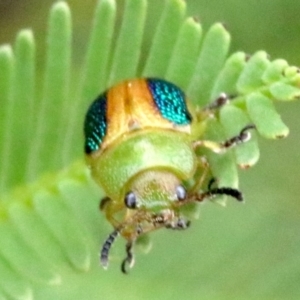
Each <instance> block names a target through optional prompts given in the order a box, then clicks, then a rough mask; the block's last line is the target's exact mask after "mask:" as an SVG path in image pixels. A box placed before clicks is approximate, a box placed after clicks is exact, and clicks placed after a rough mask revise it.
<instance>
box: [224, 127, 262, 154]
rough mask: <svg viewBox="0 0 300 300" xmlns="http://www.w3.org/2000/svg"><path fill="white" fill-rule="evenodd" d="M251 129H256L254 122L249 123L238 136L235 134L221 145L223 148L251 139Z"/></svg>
mask: <svg viewBox="0 0 300 300" xmlns="http://www.w3.org/2000/svg"><path fill="white" fill-rule="evenodd" d="M250 129H256V127H255V125H254V124H249V125H247V126H245V127H244V128H243V129H242V130H241V131H240V133H239V134H238V135H237V136H234V137H232V138H230V139H228V140H227V141H225V142H223V143H222V144H221V145H222V147H223V148H230V147H232V146H235V145H237V144H240V143H244V142H247V141H249V140H250V138H251V133H250V132H249V130H250Z"/></svg>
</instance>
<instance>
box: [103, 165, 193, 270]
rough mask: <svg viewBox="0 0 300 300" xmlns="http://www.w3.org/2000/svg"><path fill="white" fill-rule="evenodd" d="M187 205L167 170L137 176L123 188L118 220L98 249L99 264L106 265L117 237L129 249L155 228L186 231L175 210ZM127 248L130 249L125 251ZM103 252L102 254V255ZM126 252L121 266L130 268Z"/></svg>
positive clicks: (176, 178) (184, 222) (175, 177)
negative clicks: (120, 236) (122, 238)
mask: <svg viewBox="0 0 300 300" xmlns="http://www.w3.org/2000/svg"><path fill="white" fill-rule="evenodd" d="M186 201H187V192H186V190H185V188H184V187H183V186H182V184H181V180H180V179H179V178H178V176H176V175H175V174H173V172H170V171H168V170H147V171H144V172H141V173H139V174H137V175H136V176H135V177H134V178H132V179H131V181H130V182H129V183H128V184H127V185H126V191H124V199H123V207H124V208H125V213H124V209H122V211H123V213H122V218H121V220H118V224H119V225H118V226H116V230H115V231H114V232H113V233H112V234H111V235H110V236H109V238H108V239H107V241H106V243H107V245H106V246H105V245H104V246H103V249H102V264H104V265H105V264H107V256H108V251H109V248H110V245H111V244H112V242H113V241H114V239H115V237H116V236H117V235H118V234H121V235H122V236H123V237H124V238H126V239H127V241H128V245H131V246H132V244H133V243H134V242H135V241H136V239H137V238H138V237H139V236H140V235H141V234H145V233H148V232H150V231H153V230H156V229H159V228H171V229H186V228H187V227H188V226H189V221H186V220H184V219H182V218H181V216H180V212H179V208H180V206H181V205H182V204H184V203H185V202H186ZM127 248H131V247H129V246H128V247H127ZM103 250H104V253H103ZM129 253H130V251H129V250H128V251H127V257H126V259H125V260H124V262H123V265H122V270H123V271H124V272H126V269H125V264H126V263H127V264H129V265H131V264H132V261H130V259H129V257H132V255H129Z"/></svg>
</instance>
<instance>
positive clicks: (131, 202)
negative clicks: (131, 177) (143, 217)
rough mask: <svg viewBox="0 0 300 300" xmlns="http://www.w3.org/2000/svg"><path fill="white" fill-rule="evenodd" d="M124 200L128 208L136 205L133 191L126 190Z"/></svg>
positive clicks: (133, 207)
mask: <svg viewBox="0 0 300 300" xmlns="http://www.w3.org/2000/svg"><path fill="white" fill-rule="evenodd" d="M124 202H125V205H126V206H127V207H128V208H131V209H135V208H136V207H137V200H136V196H135V194H134V192H128V193H127V194H126V195H125V199H124Z"/></svg>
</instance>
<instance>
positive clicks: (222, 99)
mask: <svg viewBox="0 0 300 300" xmlns="http://www.w3.org/2000/svg"><path fill="white" fill-rule="evenodd" d="M229 101H230V98H229V97H228V95H227V94H225V93H221V94H220V95H219V97H218V98H217V99H215V100H214V101H213V102H211V103H210V104H208V105H207V106H205V107H204V108H203V110H204V111H209V110H210V111H214V110H216V109H219V108H221V107H222V106H224V105H225V104H227V103H228V102H229Z"/></svg>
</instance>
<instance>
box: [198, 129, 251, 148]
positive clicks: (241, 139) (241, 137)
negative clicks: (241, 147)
mask: <svg viewBox="0 0 300 300" xmlns="http://www.w3.org/2000/svg"><path fill="white" fill-rule="evenodd" d="M255 128H256V127H255V125H253V124H249V125H247V126H245V127H244V128H243V129H242V130H241V131H240V133H239V134H238V135H236V136H234V137H232V138H230V139H228V140H226V141H224V142H222V143H218V142H213V141H208V140H199V141H195V142H194V143H193V147H194V148H197V147H200V146H202V147H205V148H208V149H210V150H212V151H214V152H216V153H222V152H225V151H226V150H227V149H228V148H231V147H234V146H236V145H238V144H241V143H245V142H247V141H248V140H249V139H250V138H251V133H250V132H249V130H250V129H255Z"/></svg>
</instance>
